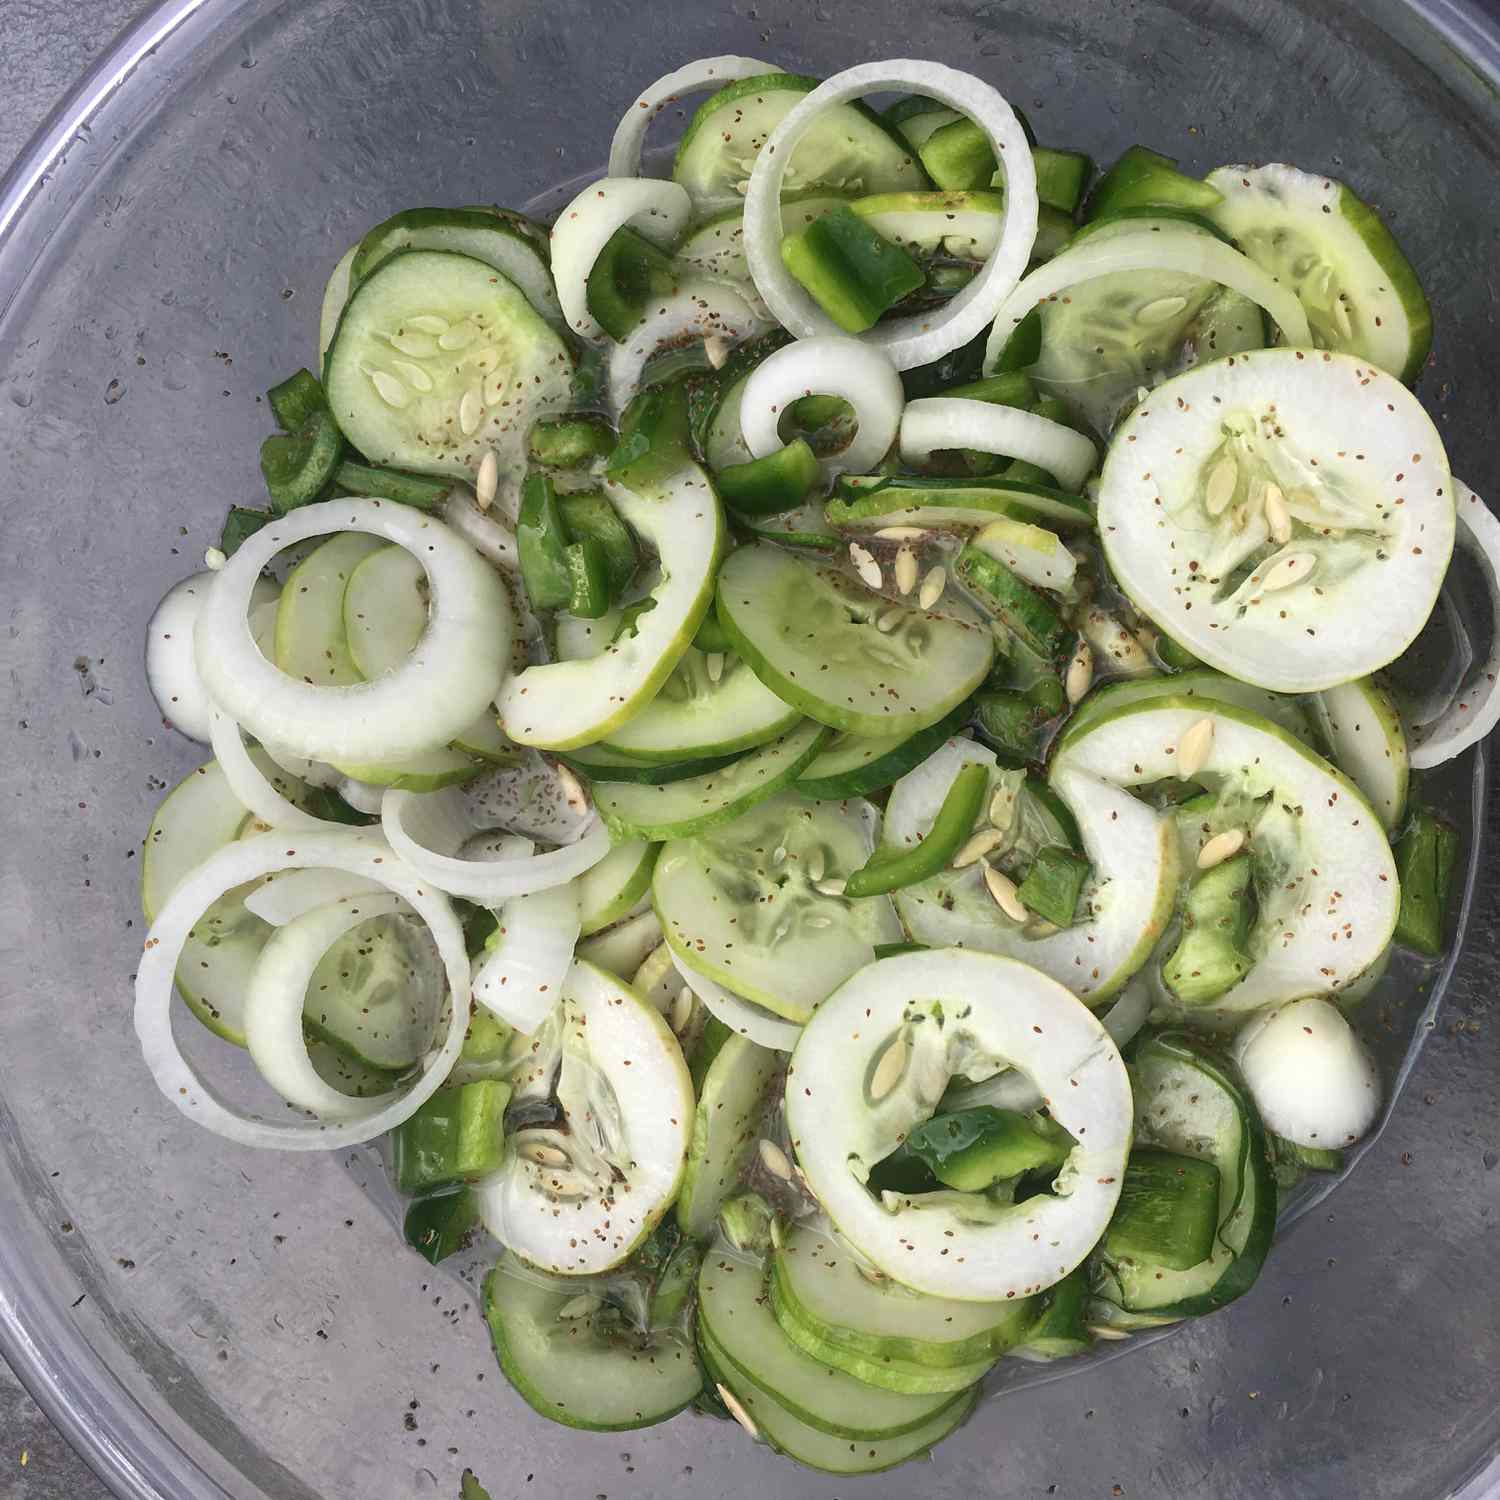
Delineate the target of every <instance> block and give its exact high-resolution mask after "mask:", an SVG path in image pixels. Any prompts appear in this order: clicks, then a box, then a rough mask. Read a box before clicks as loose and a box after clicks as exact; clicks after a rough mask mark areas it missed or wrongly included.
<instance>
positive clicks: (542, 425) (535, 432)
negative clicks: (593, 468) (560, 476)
mask: <svg viewBox="0 0 1500 1500" xmlns="http://www.w3.org/2000/svg"><path fill="white" fill-rule="evenodd" d="M615 442H616V437H615V432H614V429H613V428H612V427H611V426H610V425H609V424H608V423H607V422H606V421H604V419H603V418H602V417H545V418H543V419H542V420H541V421H540V422H537V423H536V424H535V425H534V426H533V427H532V429H531V433H530V435H529V436H528V437H527V439H526V451H527V454H528V456H529V457H530V459H531V461H532V463H534V464H545V465H546V466H547V467H548V468H549V469H577V468H581V467H583V466H584V465H585V464H588V463H590V462H592V461H593V460H594V459H596V458H607V457H608V456H609V455H610V454H611V453H612V452H613V451H614V447H615Z"/></svg>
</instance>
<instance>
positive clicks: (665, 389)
mask: <svg viewBox="0 0 1500 1500" xmlns="http://www.w3.org/2000/svg"><path fill="white" fill-rule="evenodd" d="M691 378H692V377H690V376H683V377H679V378H678V379H676V380H666V381H663V382H661V384H659V385H648V386H646V387H645V389H644V390H640V391H637V392H636V394H635V395H634V396H633V397H632V398H631V401H630V404H629V405H628V406H627V407H626V408H625V411H624V414H623V415H622V416H621V418H620V441H619V442H618V443H616V444H615V450H614V452H613V453H611V454H610V456H609V462H608V464H606V465H605V473H606V474H608V475H609V477H610V478H611V479H613V480H616V481H617V482H618V483H620V484H623V485H624V486H625V488H626V489H628V490H633V491H634V492H635V493H636V494H637V495H641V496H643V497H644V498H646V499H648V500H649V499H655V498H658V497H659V495H660V491H661V488H662V486H663V484H664V483H665V481H667V480H668V479H670V478H671V477H672V476H673V475H674V474H676V473H677V471H678V470H679V469H681V468H682V466H683V465H684V464H685V463H687V462H688V461H689V460H690V459H691V457H692V450H691V448H690V446H689V437H690V434H689V429H688V391H689V383H690V381H691Z"/></svg>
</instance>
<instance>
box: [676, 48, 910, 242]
mask: <svg viewBox="0 0 1500 1500" xmlns="http://www.w3.org/2000/svg"><path fill="white" fill-rule="evenodd" d="M817 86H818V80H817V79H816V78H804V77H801V76H799V75H797V74H793V73H767V74H763V75H761V76H759V77H756V78H746V79H742V80H741V81H740V82H738V83H732V84H730V85H729V86H728V87H727V88H723V89H720V90H719V92H718V93H717V94H714V95H712V96H711V97H709V98H708V99H706V100H705V101H704V102H703V103H702V104H701V105H699V106H698V110H697V113H696V114H694V116H693V118H692V119H691V120H690V121H689V122H688V127H687V129H686V130H685V131H684V132H683V135H682V140H681V142H680V143H679V144H678V147H677V159H676V161H675V162H674V163H673V166H672V177H673V179H674V180H675V181H676V182H678V183H680V184H681V185H682V186H683V187H685V188H686V189H687V190H688V192H689V193H690V194H691V195H692V199H693V207H694V208H695V210H696V211H697V213H698V214H699V215H700V216H702V215H705V214H710V213H713V212H715V211H717V210H721V209H725V208H737V207H740V206H742V205H743V203H744V201H745V188H746V186H747V185H748V183H749V181H750V173H751V170H752V169H753V167H754V166H755V159H756V156H757V155H758V153H759V152H760V149H761V147H762V146H764V145H765V143H766V137H767V136H769V135H770V133H771V132H772V131H773V130H774V129H775V128H776V126H777V125H779V124H780V123H781V120H782V118H783V117H784V116H785V115H786V114H787V113H788V112H789V111H790V110H791V109H792V108H793V106H794V105H796V104H798V103H800V102H801V100H802V98H803V97H804V96H805V95H807V94H809V93H811V92H812V90H813V89H815V88H816V87H817ZM926 186H927V174H926V173H925V172H924V171H923V170H922V168H921V165H920V164H919V163H918V161H917V157H916V153H915V152H914V151H913V150H912V149H911V147H910V146H909V145H908V144H907V143H906V142H905V141H904V140H902V139H901V137H900V136H899V135H898V134H896V133H895V132H894V131H893V130H891V129H890V128H889V127H888V126H886V125H885V124H884V123H883V122H882V121H881V119H880V117H879V116H878V115H876V114H874V113H873V112H872V111H870V110H868V109H866V108H865V107H864V106H863V105H860V104H840V105H836V106H834V107H833V108H831V109H827V110H825V111H824V112H823V113H822V114H821V115H819V116H818V119H817V121H816V123H815V124H814V125H813V127H812V128H811V129H810V130H809V131H808V132H807V133H806V134H805V135H804V136H803V137H802V139H801V140H800V141H799V142H798V144H797V149H796V150H795V151H794V152H793V153H792V160H791V165H790V166H789V167H788V168H787V175H786V182H785V191H786V192H788V193H797V194H806V193H836V194H839V195H840V196H844V197H858V196H860V195H862V194H866V193H898V192H910V191H915V190H920V189H922V188H925V187H926Z"/></svg>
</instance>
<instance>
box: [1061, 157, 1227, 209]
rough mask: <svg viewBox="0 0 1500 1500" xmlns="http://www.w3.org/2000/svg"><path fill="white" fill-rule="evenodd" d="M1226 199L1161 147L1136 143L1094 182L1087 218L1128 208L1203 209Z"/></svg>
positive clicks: (1087, 207)
mask: <svg viewBox="0 0 1500 1500" xmlns="http://www.w3.org/2000/svg"><path fill="white" fill-rule="evenodd" d="M1223 201H1224V195H1223V194H1222V193H1221V192H1219V190H1218V189H1217V188H1211V187H1210V186H1209V185H1208V184H1207V183H1206V182H1202V181H1200V180H1199V179H1198V178H1196V177H1189V176H1188V175H1187V174H1186V173H1185V172H1179V171H1178V170H1177V163H1176V162H1175V161H1173V160H1172V158H1171V157H1170V156H1163V155H1162V154H1161V153H1160V152H1159V151H1150V150H1147V148H1146V147H1145V146H1132V147H1131V148H1130V149H1129V150H1128V151H1127V152H1126V153H1125V154H1124V155H1123V156H1122V157H1121V158H1120V159H1119V161H1117V162H1116V163H1115V164H1114V166H1112V167H1111V168H1110V169H1109V171H1107V172H1106V173H1105V174H1104V176H1103V177H1101V178H1100V179H1099V181H1098V182H1097V183H1096V184H1095V185H1094V191H1093V192H1092V193H1090V194H1089V201H1088V203H1087V205H1086V206H1085V208H1084V213H1083V217H1084V219H1085V220H1086V221H1092V220H1094V219H1102V218H1104V217H1105V216H1106V215H1107V214H1114V213H1119V212H1120V210H1121V209H1125V208H1187V209H1196V210H1199V211H1202V210H1206V209H1210V208H1213V207H1214V206H1215V205H1216V204H1219V203H1222V202H1223Z"/></svg>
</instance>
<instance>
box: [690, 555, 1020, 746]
mask: <svg viewBox="0 0 1500 1500" xmlns="http://www.w3.org/2000/svg"><path fill="white" fill-rule="evenodd" d="M718 611H719V621H720V623H721V624H722V625H723V626H724V629H725V630H726V631H727V632H728V633H729V636H730V639H731V640H733V641H734V643H735V649H736V650H737V651H738V652H739V654H740V656H741V657H743V658H744V659H745V661H747V662H748V663H749V664H750V666H751V667H752V668H753V669H754V671H755V674H756V676H758V677H759V678H760V679H761V681H762V682H764V683H765V684H766V686H767V687H769V688H770V689H771V690H772V691H773V692H774V693H775V694H776V695H777V696H778V697H780V698H782V699H784V700H785V701H786V702H788V703H792V704H795V705H796V706H797V707H798V708H800V709H802V711H803V712H804V713H806V714H808V715H809V716H810V717H812V718H814V719H817V720H818V721H819V722H821V723H824V724H827V725H829V726H831V727H832V728H834V729H842V730H845V731H847V732H849V733H852V734H869V735H883V734H889V733H890V732H891V731H892V730H893V729H896V728H899V727H904V728H906V729H908V730H910V732H912V733H916V732H917V731H918V730H921V729H926V728H927V727H928V726H929V725H932V724H935V723H937V722H938V720H940V719H942V718H944V717H945V716H946V715H947V714H949V713H950V712H951V711H952V710H953V709H954V708H956V707H957V706H958V705H959V704H960V703H962V702H963V701H964V700H965V699H966V698H967V697H968V696H969V694H970V693H972V692H973V691H974V689H975V688H976V687H978V686H979V684H980V683H981V682H982V681H984V678H985V674H986V673H987V672H988V671H989V667H990V661H991V659H992V658H993V656H994V650H995V646H994V639H993V637H992V636H991V635H990V633H989V631H988V630H987V629H985V628H984V626H983V625H981V624H980V623H979V621H978V620H977V618H976V617H973V616H972V615H971V614H969V612H968V611H964V612H963V613H959V612H958V611H957V610H955V609H953V608H952V607H951V606H950V607H949V608H948V609H947V610H946V611H945V612H943V613H936V612H933V611H929V610H923V609H918V608H914V607H911V606H908V605H905V604H895V603H893V602H892V601H891V600H889V599H886V598H882V597H881V596H880V595H878V594H874V593H871V592H870V591H869V590H868V589H866V588H865V587H864V586H863V585H862V584H860V583H859V582H857V581H856V580H854V579H852V578H850V577H848V576H847V575H845V574H843V573H841V572H838V571H836V570H835V569H833V568H830V567H817V566H814V565H812V564H810V563H807V562H804V561H802V560H801V559H799V558H796V557H794V556H792V555H791V554H790V553H788V552H782V551H780V550H779V549H777V548H775V547H771V546H767V545H766V544H764V543H758V544H756V545H754V546H750V547H741V548H740V549H739V550H738V551H737V552H734V553H733V554H731V556H730V557H729V560H728V561H727V562H726V563H725V564H724V566H723V567H722V568H721V569H720V571H719V591H718ZM877 622H879V623H877Z"/></svg>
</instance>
